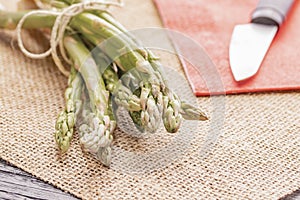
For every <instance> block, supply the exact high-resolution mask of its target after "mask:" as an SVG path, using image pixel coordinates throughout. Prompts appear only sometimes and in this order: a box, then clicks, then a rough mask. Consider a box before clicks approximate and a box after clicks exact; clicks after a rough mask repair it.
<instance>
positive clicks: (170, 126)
mask: <svg viewBox="0 0 300 200" xmlns="http://www.w3.org/2000/svg"><path fill="white" fill-rule="evenodd" d="M35 3H36V5H37V6H38V7H39V8H41V10H33V11H29V12H25V13H24V12H23V13H22V14H20V13H16V14H18V16H21V17H20V18H19V19H18V18H17V17H15V16H13V17H14V19H18V20H17V21H18V23H17V25H16V31H17V39H18V45H19V47H20V49H21V51H22V52H23V53H24V54H25V55H26V56H27V57H30V58H33V59H42V58H45V57H47V56H49V55H51V56H52V58H53V61H54V62H55V64H56V66H57V67H58V69H59V70H60V71H61V73H62V74H64V75H65V76H67V77H69V81H68V87H67V89H66V92H65V100H66V105H65V108H64V109H63V110H62V112H61V113H60V114H59V115H58V118H57V121H56V126H55V129H56V131H55V140H56V143H57V145H58V148H59V150H60V152H62V153H64V152H66V151H67V150H68V148H69V147H70V144H71V140H72V138H73V133H74V127H75V126H77V127H78V133H79V140H80V143H81V145H82V147H83V149H84V150H85V151H87V152H89V153H91V154H92V155H94V156H95V157H96V158H97V159H98V160H100V161H101V162H102V163H103V164H104V165H106V166H109V165H110V163H111V159H112V149H111V145H112V142H113V132H114V130H115V128H116V125H117V121H116V119H115V116H114V110H115V108H114V107H113V105H115V104H116V105H117V106H122V107H124V108H125V109H126V110H127V112H128V113H129V115H130V118H131V120H132V121H133V122H134V124H135V126H136V127H137V128H138V129H139V130H140V131H141V133H148V132H151V133H153V132H156V131H157V130H158V128H159V125H160V122H161V121H162V122H163V124H164V127H165V129H166V130H167V131H168V132H171V133H175V132H177V131H178V130H179V128H180V126H181V124H182V122H183V119H187V120H207V119H208V118H207V116H206V115H205V114H204V113H203V112H202V111H201V110H200V109H199V108H197V107H195V106H194V105H191V104H189V103H187V102H185V101H182V100H181V99H180V98H179V96H178V95H177V94H175V93H174V92H173V90H171V88H170V87H169V86H168V82H167V80H166V78H165V75H164V72H163V68H162V65H161V64H160V62H159V60H158V58H157V57H156V56H155V55H154V54H153V53H152V52H151V51H150V50H149V49H146V48H144V47H143V45H142V44H141V42H139V41H138V40H137V39H136V38H135V37H134V36H133V35H131V34H130V33H129V32H128V31H127V30H126V29H125V28H124V27H123V26H122V25H121V24H120V23H119V22H118V21H116V20H115V19H114V18H113V17H112V16H111V15H110V14H109V13H108V7H109V6H118V7H122V6H123V2H122V1H118V2H111V1H79V2H74V1H67V0H64V1H62V0H55V1H53V0H44V1H39V0H35ZM55 5H56V6H55ZM11 15H14V13H5V11H3V12H2V17H4V18H5V17H6V18H7V19H8V20H9V19H10V17H12V16H11ZM33 16H35V17H36V18H35V20H41V21H42V20H43V19H44V18H43V17H52V18H51V19H53V24H52V26H51V29H52V30H51V34H50V48H49V49H48V50H47V51H45V52H44V53H40V54H35V53H32V52H29V51H28V50H27V49H26V48H25V47H24V45H23V40H22V37H21V31H22V29H23V28H29V27H27V26H30V23H25V22H28V20H30V19H31V17H33ZM38 17H40V18H38ZM4 21H5V20H4ZM49 23H51V22H49ZM0 25H1V24H0ZM10 25H11V24H10ZM2 27H5V24H4V25H2ZM10 27H11V26H10ZM7 28H9V27H7ZM39 28H44V27H43V23H41V27H39ZM103 43H104V44H105V45H103ZM99 44H100V45H99ZM58 50H59V51H58ZM120 52H121V53H120ZM58 54H61V56H62V59H63V61H64V62H66V63H67V64H69V65H70V69H71V70H68V69H66V68H65V67H64V65H63V61H62V60H61V58H60V56H59V55H58ZM119 71H121V72H122V73H119Z"/></svg>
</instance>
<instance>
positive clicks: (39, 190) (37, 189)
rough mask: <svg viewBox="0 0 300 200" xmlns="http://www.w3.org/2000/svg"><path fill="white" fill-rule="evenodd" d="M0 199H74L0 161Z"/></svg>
mask: <svg viewBox="0 0 300 200" xmlns="http://www.w3.org/2000/svg"><path fill="white" fill-rule="evenodd" d="M0 199H15V200H19V199H44V200H50V199H51V200H53V199H66V200H75V199H76V198H75V197H74V196H72V195H70V194H68V193H65V192H63V191H61V190H59V189H57V188H55V187H53V186H52V185H49V184H47V183H44V182H43V181H41V180H38V179H36V178H35V177H33V176H31V175H30V174H28V173H26V172H24V171H22V170H20V169H17V168H15V167H13V166H11V165H9V164H7V163H5V162H4V161H3V160H0Z"/></svg>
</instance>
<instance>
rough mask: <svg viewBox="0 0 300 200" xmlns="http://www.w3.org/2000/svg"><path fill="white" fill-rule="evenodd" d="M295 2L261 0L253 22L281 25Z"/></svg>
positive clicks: (291, 0)
mask: <svg viewBox="0 0 300 200" xmlns="http://www.w3.org/2000/svg"><path fill="white" fill-rule="evenodd" d="M293 3H294V0H260V1H259V3H258V5H257V7H256V9H255V10H254V12H253V13H252V20H251V22H253V23H258V24H267V25H277V26H280V25H281V24H282V23H283V21H284V20H285V17H286V15H287V13H288V12H289V10H290V8H291V6H292V4H293Z"/></svg>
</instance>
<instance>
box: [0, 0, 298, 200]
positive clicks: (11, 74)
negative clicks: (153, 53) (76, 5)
mask: <svg viewBox="0 0 300 200" xmlns="http://www.w3.org/2000/svg"><path fill="white" fill-rule="evenodd" d="M114 11H115V16H116V17H117V19H118V20H120V21H121V22H122V23H123V24H125V25H126V26H127V27H128V28H130V29H133V28H142V27H151V26H161V23H160V20H159V17H158V15H157V12H156V10H155V7H154V5H153V4H152V2H151V0H144V1H143V2H141V1H139V0H127V1H126V7H125V8H123V9H114ZM26 34H27V37H28V40H27V42H29V43H30V44H31V49H33V50H40V49H39V47H40V44H41V43H42V42H41V41H37V40H36V39H37V38H38V37H37V36H36V35H35V36H32V35H30V33H26ZM11 36H12V34H11V33H7V32H1V34H0V38H1V39H0V52H1V54H0V97H1V99H0V110H1V113H0V134H1V139H0V157H1V158H2V159H4V160H6V161H8V162H10V163H12V164H14V165H16V166H17V167H19V168H21V169H23V170H25V171H27V172H29V173H31V174H33V175H34V176H36V177H38V178H40V179H42V180H44V181H47V182H49V183H51V184H53V185H55V186H57V187H58V188H61V189H63V190H64V191H67V192H70V193H72V194H74V195H75V196H77V197H80V198H83V199H204V198H208V199H278V198H280V197H283V196H285V195H286V194H288V193H291V192H292V191H294V190H296V189H298V188H299V187H300V156H299V155H300V145H299V143H300V135H299V134H300V114H299V103H300V94H299V92H287V93H266V94H244V95H231V96H226V97H225V99H224V100H225V103H224V101H219V102H221V103H222V102H223V104H224V105H223V106H226V109H223V106H220V105H219V106H215V104H213V103H212V101H213V100H214V98H212V97H206V98H198V99H197V101H198V103H199V105H201V107H204V109H205V110H206V111H207V112H208V114H209V115H210V116H211V119H210V121H208V122H199V123H198V122H191V123H190V124H189V123H186V124H188V125H187V126H186V127H185V128H183V129H182V131H181V132H180V133H178V134H179V135H183V137H181V139H180V140H183V141H184V140H185V136H184V134H186V135H187V136H189V137H186V138H190V139H191V140H190V141H187V142H186V143H182V144H181V143H178V145H177V146H175V147H176V148H175V150H174V149H173V150H172V151H174V152H181V154H174V155H175V156H176V158H172V159H171V160H169V161H168V162H165V163H163V164H161V163H162V160H161V158H160V157H159V156H157V160H156V157H155V156H151V155H152V154H151V152H154V151H155V150H157V149H163V148H164V147H165V146H168V145H169V144H170V143H172V141H174V140H175V139H174V138H176V135H172V134H166V133H164V134H161V133H158V134H154V135H153V136H150V137H148V138H138V139H136V138H134V137H131V136H127V135H126V134H123V133H122V131H117V132H116V134H115V138H116V140H115V143H114V146H115V147H114V155H113V156H114V158H113V162H112V167H111V168H110V169H109V168H106V167H103V166H102V165H101V164H100V163H99V162H97V161H96V160H95V159H94V158H93V157H91V156H90V155H87V154H83V153H82V151H81V149H80V146H79V144H78V142H77V136H75V138H74V142H73V143H72V146H71V148H70V150H69V151H68V153H67V154H66V155H64V156H60V155H59V154H58V152H57V149H56V145H55V142H54V138H53V132H54V123H55V119H56V116H57V113H58V112H59V111H60V110H61V109H62V107H63V105H64V99H63V92H64V89H65V88H66V84H67V79H66V78H65V77H63V76H62V75H61V74H60V73H59V71H58V70H57V69H56V67H55V66H54V64H53V63H52V62H51V59H50V58H49V59H44V60H32V59H29V58H26V57H25V56H23V54H22V53H21V52H20V51H19V50H18V48H17V47H16V44H15V42H11V39H12V37H11ZM14 47H15V48H14ZM163 59H164V60H165V61H166V62H168V63H169V65H170V66H174V68H175V69H176V70H179V71H180V70H181V69H180V66H179V64H178V61H177V60H176V59H174V58H172V59H171V58H168V57H167V56H166V57H165V58H164V57H163ZM181 73H182V72H181ZM179 87H180V86H179ZM220 98H222V97H215V99H217V100H218V99H220ZM216 102H218V101H216ZM218 109H220V110H219V111H220V113H221V114H220V115H214V114H212V113H213V112H214V111H215V110H218ZM223 115H224V118H223ZM219 118H221V119H219ZM216 121H218V123H216ZM223 122H224V123H223ZM214 130H219V133H220V134H219V137H217V138H215V139H217V140H215V145H211V146H210V151H207V153H206V154H204V153H203V151H201V149H203V146H204V145H205V144H206V142H205V141H206V140H209V138H210V137H209V135H210V134H211V133H212V132H213V131H214ZM183 132H184V133H183ZM191 133H193V134H192V135H191ZM184 144H188V145H184ZM124 152H125V153H124ZM128 152H129V153H128ZM130 152H132V153H135V154H136V156H137V157H139V159H140V160H138V161H134V159H135V156H130ZM147 153H148V154H147ZM161 153H162V154H168V153H170V155H171V154H172V152H168V151H161ZM147 155H149V156H147ZM154 155H158V154H154ZM170 157H171V156H170ZM147 158H150V161H149V160H147ZM132 159H133V162H129V161H128V160H131V161H132ZM151 159H152V160H151ZM145 160H147V162H149V163H152V164H153V163H154V164H153V165H152V166H151V164H149V163H148V164H149V165H148V164H147V162H146V161H145ZM134 163H135V164H136V166H135V165H134ZM143 163H144V165H143ZM146 164H147V165H146ZM160 164H161V165H160ZM143 166H144V167H145V170H143ZM149 166H150V167H149ZM155 166H157V167H155ZM147 167H148V168H147Z"/></svg>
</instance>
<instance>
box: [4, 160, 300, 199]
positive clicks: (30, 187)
mask: <svg viewBox="0 0 300 200" xmlns="http://www.w3.org/2000/svg"><path fill="white" fill-rule="evenodd" d="M0 199H13V200H19V199H42V200H48V199H49V200H50V199H51V200H53V199H64V200H75V199H77V198H76V197H74V196H72V195H70V194H68V193H65V192H63V191H61V190H59V189H57V188H55V187H53V186H52V185H50V184H47V183H45V182H43V181H41V180H39V179H37V178H35V177H33V176H31V175H30V174H28V173H26V172H24V171H22V170H20V169H18V168H16V167H14V166H12V165H10V164H8V163H7V162H5V161H4V160H1V159H0ZM281 200H300V190H298V191H296V192H294V193H293V194H290V195H288V196H286V197H284V198H282V199H281Z"/></svg>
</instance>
